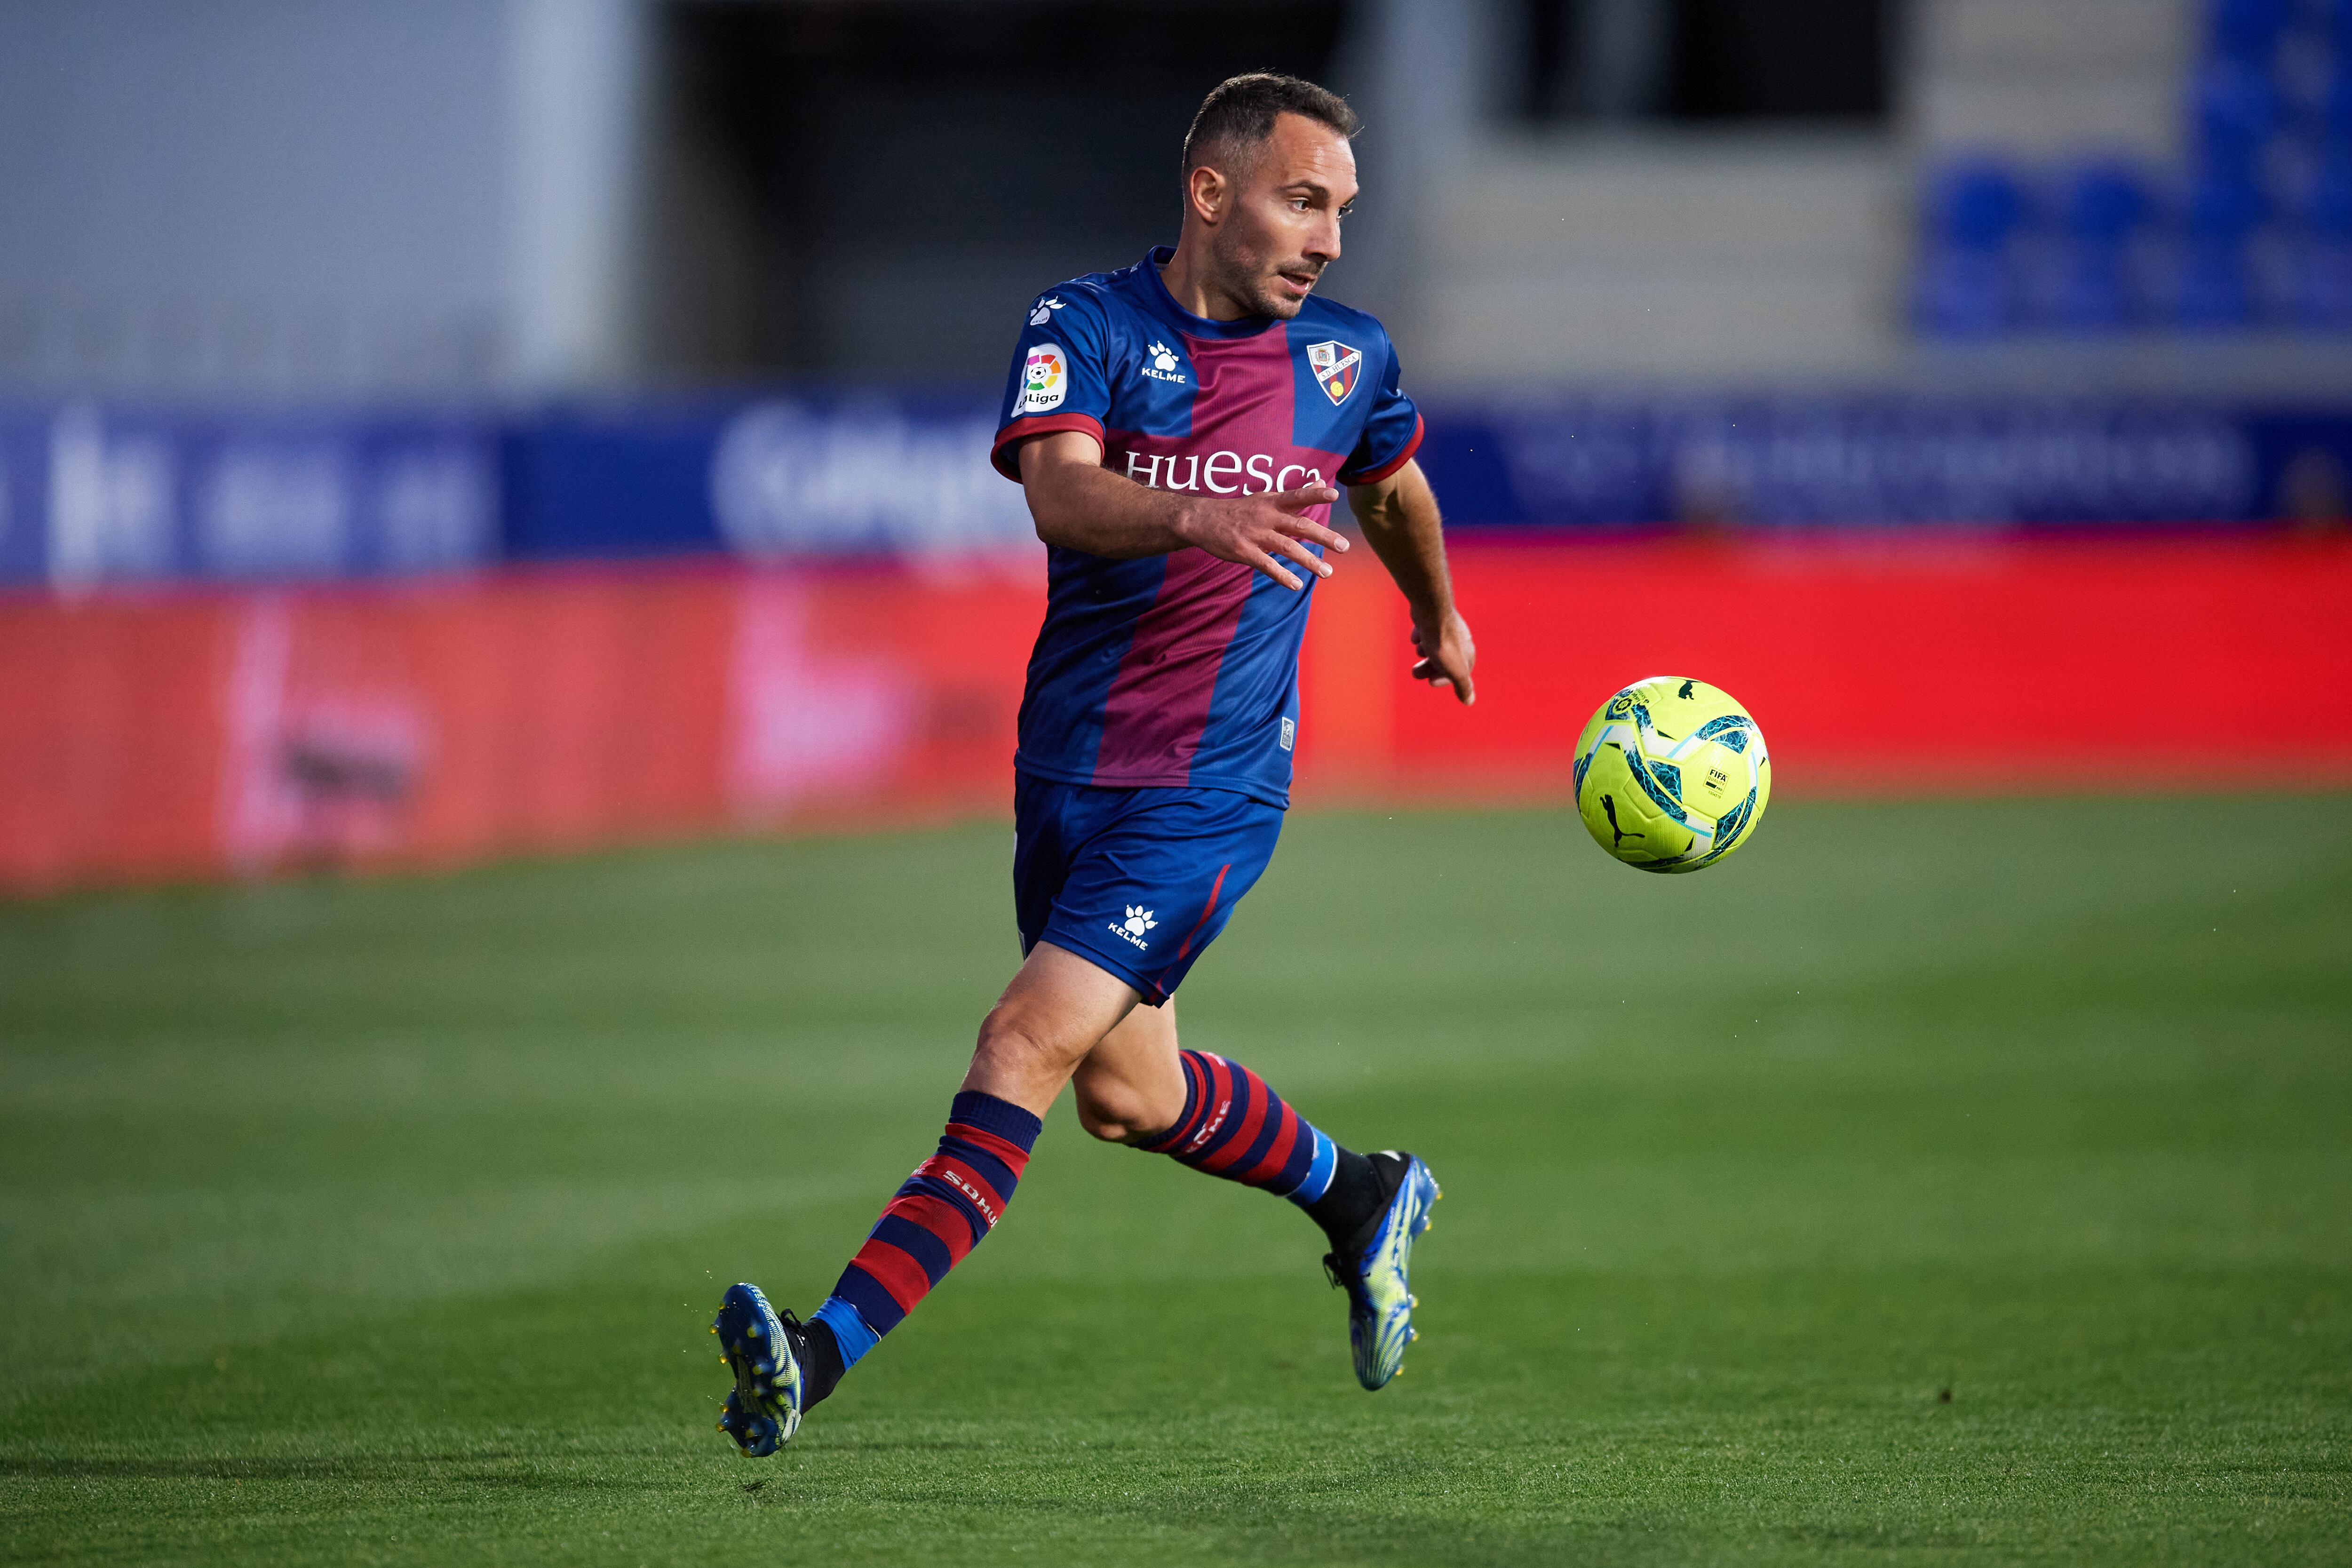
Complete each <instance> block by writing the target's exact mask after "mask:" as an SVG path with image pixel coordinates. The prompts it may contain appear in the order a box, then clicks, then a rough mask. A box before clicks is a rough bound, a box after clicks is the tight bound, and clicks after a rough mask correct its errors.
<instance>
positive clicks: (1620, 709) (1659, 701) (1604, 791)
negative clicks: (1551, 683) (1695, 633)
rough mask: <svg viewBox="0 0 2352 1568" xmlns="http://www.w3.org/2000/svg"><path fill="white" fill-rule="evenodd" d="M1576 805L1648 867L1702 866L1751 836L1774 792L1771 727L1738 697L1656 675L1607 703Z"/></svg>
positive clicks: (1588, 746) (1591, 826) (1597, 835)
mask: <svg viewBox="0 0 2352 1568" xmlns="http://www.w3.org/2000/svg"><path fill="white" fill-rule="evenodd" d="M1575 778H1576V810H1577V815H1578V816H1581V817H1583V818H1584V826H1585V829H1586V831H1588V832H1590V833H1591V835H1592V839H1593V842H1594V843H1596V844H1598V845H1600V846H1601V847H1602V848H1603V849H1606V850H1608V851H1609V853H1611V854H1612V855H1614V856H1615V857H1617V858H1618V859H1620V860H1622V861H1624V862H1625V864H1627V865H1628V866H1638V867H1640V868H1642V869H1643V870H1644V871H1696V870H1698V869H1699V868H1702V867H1706V866H1712V865H1714V864H1715V863H1716V862H1717V860H1720V859H1722V858H1724V857H1725V856H1726V855H1728V854H1730V853H1731V852H1732V851H1733V850H1734V849H1737V848H1738V847H1739V846H1740V845H1741V844H1742V843H1744V842H1745V841H1746V840H1747V838H1748V835H1749V834H1750V833H1753V832H1754V831H1755V830H1756V819H1757V818H1758V817H1759V816H1763V815H1764V803H1765V802H1766V801H1768V800H1769V799H1771V797H1772V759H1771V757H1770V755H1769V753H1768V752H1766V751H1765V750H1764V732H1763V731H1761V730H1759V729H1758V728H1757V727H1756V721H1755V720H1753V719H1750V718H1749V717H1748V715H1747V713H1746V712H1744V711H1743V710H1741V709H1740V706H1739V704H1738V703H1737V702H1734V701H1733V700H1731V697H1730V694H1729V693H1727V692H1725V691H1720V690H1717V689H1716V688H1714V687H1712V686H1709V685H1707V684H1706V682H1705V681H1703V680H1685V679H1682V678H1681V677H1679V676H1673V675H1660V676H1654V677H1652V678H1651V679H1648V680H1643V681H1637V682H1635V683H1634V684H1633V685H1632V686H1629V687H1627V688H1625V689H1623V690H1622V691H1620V692H1618V693H1617V695H1615V696H1614V697H1612V698H1611V699H1610V700H1608V701H1606V702H1603V703H1602V704H1601V710H1600V711H1599V712H1597V713H1595V714H1593V716H1592V721H1591V723H1589V724H1587V725H1585V727H1584V733H1583V734H1582V735H1581V736H1580V737H1579V738H1578V740H1577V742H1576V773H1575Z"/></svg>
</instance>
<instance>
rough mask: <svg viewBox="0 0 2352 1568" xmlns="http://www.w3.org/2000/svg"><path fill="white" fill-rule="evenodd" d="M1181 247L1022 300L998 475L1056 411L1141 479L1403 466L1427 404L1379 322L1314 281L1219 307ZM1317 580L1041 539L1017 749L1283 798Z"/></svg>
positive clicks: (1313, 479)
mask: <svg viewBox="0 0 2352 1568" xmlns="http://www.w3.org/2000/svg"><path fill="white" fill-rule="evenodd" d="M1174 254H1175V253H1174V251H1173V250H1172V249H1171V248H1170V247H1166V246H1162V247H1159V248H1157V249H1155V250H1153V251H1152V252H1151V253H1150V255H1148V256H1146V257H1145V258H1143V259H1142V260H1141V261H1139V262H1138V263H1137V264H1136V265H1134V266H1133V267H1129V268H1122V269H1121V270H1119V271H1117V272H1097V273H1093V274H1090V275H1088V276H1087V277H1085V278H1078V279H1072V280H1071V281H1069V282H1067V283H1064V284H1062V285H1061V286H1060V287H1058V288H1056V289H1053V290H1052V291H1051V292H1049V293H1046V294H1044V295H1042V296H1040V297H1039V298H1038V300H1036V302H1035V303H1034V305H1033V306H1032V307H1031V308H1030V310H1029V320H1028V325H1027V326H1026V327H1025V328H1024V330H1023V331H1022V334H1021V342H1020V346H1019V348H1018V349H1017V350H1015V351H1014V353H1013V375H1012V380H1011V384H1009V385H1008V386H1007V388H1006V390H1005V411H1004V419H1003V425H1002V426H1000V427H999V428H998V430H997V432H996V443H995V447H994V450H993V452H992V460H993V461H994V462H995V464H996V467H997V468H998V469H999V470H1000V471H1001V472H1003V474H1004V475H1005V477H1006V478H1008V479H1016V480H1017V479H1019V478H1020V477H1021V473H1020V468H1019V466H1018V461H1017V456H1016V453H1015V450H1014V448H1015V447H1017V446H1018V445H1019V444H1020V443H1021V442H1022V441H1024V440H1025V439H1027V438H1028V437H1033V436H1042V435H1045V434H1047V433H1049V432H1052V431H1055V430H1083V431H1085V432H1087V434H1088V435H1091V436H1093V437H1096V438H1097V440H1099V441H1101V442H1102V446H1103V463H1104V466H1105V467H1107V468H1110V469H1111V470H1112V471H1113V472H1114V473H1119V474H1124V475H1126V476H1127V477H1129V479H1134V480H1135V481H1136V482H1138V483H1139V484H1144V485H1149V486H1150V487H1152V488H1153V489H1168V490H1191V491H1193V492H1195V493H1197V494H1202V495H1255V494H1261V493H1265V492H1267V491H1272V490H1282V489H1297V488H1298V487H1299V486H1301V485H1307V484H1317V483H1327V484H1339V485H1357V484H1369V483H1372V482H1375V481H1377V480H1380V479H1386V478H1388V477H1389V476H1390V475H1391V474H1393V473H1395V472H1396V471H1397V470H1398V469H1399V468H1402V467H1403V466H1404V464H1405V462H1406V460H1407V459H1408V458H1411V457H1412V453H1413V448H1414V447H1418V446H1419V445H1420V444H1421V416H1420V414H1419V413H1418V412H1417V411H1416V410H1415V409H1414V407H1413V405H1412V399H1411V398H1409V397H1407V396H1406V395H1404V394H1403V392H1402V391H1401V390H1399V388H1398V385H1397V360H1396V350H1395V349H1394V347H1392V346H1391V343H1390V342H1389V336H1388V333H1387V331H1385V330H1383V329H1382V328H1381V324H1380V322H1379V321H1376V320H1374V319H1373V318H1372V317H1370V316H1368V315H1366V314H1364V313H1363V312H1362V311H1361V310H1349V309H1348V307H1346V306H1345V305H1339V304H1334V303H1333V302H1331V301H1330V300H1325V299H1323V298H1321V297H1319V296H1312V295H1310V296H1309V297H1308V298H1307V302H1306V304H1305V305H1303V306H1302V307H1301V308H1300V310H1299V312H1298V314H1297V316H1295V317H1293V318H1292V319H1291V320H1289V321H1273V320H1269V319H1267V318H1265V317H1250V318H1247V319H1244V320H1242V321H1208V320H1206V319H1204V318H1202V317H1200V316H1195V315H1193V314H1192V312H1191V311H1189V310H1185V309H1184V308H1183V307H1182V306H1181V305H1179V304H1177V302H1176V300H1175V299H1174V298H1173V297H1172V296H1171V295H1170V293H1169V292H1168V289H1167V288H1166V287H1165V286H1164V285H1163V284H1162V283H1161V282H1160V268H1161V267H1163V266H1165V265H1166V264H1167V263H1168V262H1169V260H1170V259H1171V258H1172V257H1173V256H1174ZM1329 512H1330V509H1329V508H1328V507H1315V508H1312V509H1310V510H1308V511H1307V514H1306V515H1307V516H1308V517H1310V518H1313V519H1315V520H1316V521H1325V520H1327V519H1328V516H1329ZM1310 548H1313V547H1312V546H1310ZM1367 564H1369V563H1367ZM1298 575H1301V576H1307V574H1305V573H1299V574H1298ZM1315 581H1316V580H1315V579H1314V578H1313V577H1311V576H1307V587H1306V588H1305V589H1304V590H1302V591H1300V592H1297V593H1293V592H1292V591H1291V590H1289V589H1287V588H1285V587H1283V586H1282V585H1281V584H1278V583H1276V582H1274V581H1273V580H1271V579H1270V578H1267V577H1265V576H1263V575H1261V574H1259V573H1258V572H1256V571H1255V570H1254V569H1253V568H1251V567H1248V566H1244V565H1242V564H1240V563H1236V562H1230V561H1220V560H1217V559H1216V558H1215V557H1213V556H1211V555H1207V554H1204V553H1202V552H1201V551H1198V550H1190V549H1187V550H1180V551H1177V552H1175V553H1173V554H1171V555H1156V556H1147V557H1145V558H1144V559H1142V560H1139V561H1114V560H1111V559H1109V558H1108V557H1105V556H1100V555H1089V554H1087V553H1086V552H1083V551H1077V550H1063V549H1058V548H1056V549H1054V550H1052V551H1050V552H1049V553H1048V562H1047V566H1046V597H1045V626H1043V627H1042V628H1041V629H1040V630H1039V631H1038V633H1037V646H1036V647H1035V649H1034V651H1033V652H1032V653H1031V654H1030V656H1029V679H1028V687H1027V689H1026V690H1025V691H1024V694H1023V696H1022V700H1021V721H1020V734H1021V739H1020V749H1019V751H1018V752H1017V753H1016V755H1015V757H1014V763H1013V765H1014V766H1015V767H1016V768H1018V769H1019V770H1020V771H1022V772H1024V773H1030V774H1033V775H1034V776H1036V777H1039V778H1045V779H1055V780H1059V781H1062V782H1064V783H1067V784H1113V785H1120V786H1146V785H1149V786H1171V785H1173V786H1182V785H1192V786H1196V787H1202V788H1213V789H1231V790H1239V791H1241V792H1243V793H1244V794H1246V795H1253V796H1255V797H1256V798H1257V799H1260V800H1264V801H1267V802H1270V803H1271V804H1273V805H1289V804H1290V761H1291V748H1292V746H1293V744H1294V743H1295V742H1296V739H1297V727H1298V647H1299V642H1300V639H1301V638H1302V637H1304V635H1305V633H1306V628H1307V605H1308V602H1309V600H1310V599H1311V598H1312V597H1313V595H1314V584H1315Z"/></svg>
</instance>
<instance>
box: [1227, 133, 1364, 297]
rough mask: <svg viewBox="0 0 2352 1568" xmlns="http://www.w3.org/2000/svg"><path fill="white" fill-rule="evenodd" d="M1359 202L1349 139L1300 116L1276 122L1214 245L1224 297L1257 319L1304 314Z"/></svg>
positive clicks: (1354, 158)
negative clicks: (1342, 228)
mask: <svg viewBox="0 0 2352 1568" xmlns="http://www.w3.org/2000/svg"><path fill="white" fill-rule="evenodd" d="M1355 199H1356V154H1355V150H1354V149H1353V148H1351V147H1349V144H1348V139H1347V138H1346V137H1345V136H1342V135H1340V134H1339V132H1336V131H1334V130H1332V129H1331V128H1330V127H1329V126H1328V125H1324V124H1322V123H1320V122H1319V121H1313V120H1309V119H1307V117H1306V116H1305V115H1302V114H1283V115H1277V116H1276V118H1275V121H1274V133H1273V134H1272V135H1271V136H1269V137H1267V138H1266V142H1265V146H1263V147H1261V148H1259V149H1258V154H1257V159H1256V162H1255V163H1253V164H1252V165H1251V166H1250V169H1249V171H1248V173H1247V174H1245V175H1244V177H1243V179H1242V181H1241V183H1240V185H1239V187H1238V188H1237V189H1236V190H1235V192H1234V205H1233V209H1232V211H1231V213H1230V214H1229V215H1227V216H1226V218H1225V221H1223V223H1220V224H1219V225H1217V226H1216V229H1215V232H1214V237H1213V239H1212V240H1211V242H1210V247H1209V248H1210V255H1211V257H1212V258H1213V260H1214V262H1215V264H1216V268H1217V271H1218V273H1219V274H1220V276H1219V278H1218V282H1219V283H1220V284H1221V285H1222V286H1223V287H1222V289H1221V290H1220V291H1221V292H1223V293H1225V294H1227V295H1229V296H1231V297H1232V298H1234V299H1235V300H1239V301H1241V302H1242V303H1244V304H1246V305H1247V306H1248V307H1249V309H1250V310H1252V311H1253V312H1255V314H1257V315H1261V316H1272V317H1274V318H1276V320H1278V321H1288V320H1289V319H1290V318H1291V317H1293V316H1296V315H1297V314H1298V308H1299V307H1300V306H1301V305H1304V304H1305V303H1306V302H1307V295H1309V294H1311V293H1313V292H1314V291H1315V282H1316V279H1318V278H1320V277H1321V276H1322V275H1323V268H1326V267H1328V265H1330V264H1331V263H1332V262H1333V261H1336V260H1337V259H1339V219H1340V218H1341V217H1342V216H1345V215H1346V213H1347V210H1348V207H1349V204H1350V203H1352V202H1353V201H1354V200H1355Z"/></svg>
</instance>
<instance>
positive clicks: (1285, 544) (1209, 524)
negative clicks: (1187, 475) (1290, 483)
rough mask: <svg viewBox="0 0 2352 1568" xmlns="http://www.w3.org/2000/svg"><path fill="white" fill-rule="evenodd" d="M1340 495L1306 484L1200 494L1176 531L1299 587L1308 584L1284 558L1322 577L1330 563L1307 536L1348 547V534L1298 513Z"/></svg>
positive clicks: (1223, 556)
mask: <svg viewBox="0 0 2352 1568" xmlns="http://www.w3.org/2000/svg"><path fill="white" fill-rule="evenodd" d="M1336 500H1339V491H1338V490H1335V489H1332V488H1331V487H1330V486H1329V485H1307V486H1305V487H1303V488H1301V489H1295V490H1276V491H1274V492H1273V493H1271V494H1268V495H1255V496H1234V497H1232V498H1230V499H1227V498H1223V497H1213V496H1202V497H1201V498H1199V499H1198V500H1194V501H1192V504H1191V505H1189V506H1187V507H1186V508H1185V509H1184V513H1183V517H1182V519H1181V521H1179V522H1178V524H1177V528H1176V531H1177V535H1178V537H1180V538H1181V539H1182V540H1183V541H1184V542H1185V543H1187V544H1191V545H1193V546H1196V547H1197V548H1199V549H1202V550H1205V551H1207V552H1209V553H1210V554H1212V555H1213V556H1215V557H1216V558H1217V559H1218V560H1220V561H1238V562H1240V563H1242V564H1243V565H1244V566H1251V567H1255V568H1256V569H1257V570H1258V571H1260V572H1263V573H1265V574H1266V575H1267V576H1269V577H1271V578H1273V579H1274V580H1275V581H1276V582H1277V583H1279V584H1282V585H1283V586H1284V587H1286V588H1288V589H1290V590H1291V591H1292V592H1293V593H1296V592H1297V591H1298V590H1299V589H1300V588H1303V587H1305V586H1306V584H1305V583H1304V582H1303V581H1301V580H1300V578H1299V577H1298V576H1297V574H1294V573H1293V572H1291V571H1290V569H1289V568H1288V567H1286V566H1285V565H1284V564H1283V562H1284V561H1286V560H1288V561H1295V562H1297V563H1298V564H1299V565H1300V566H1303V567H1305V568H1306V569H1307V571H1309V572H1311V573H1313V574H1315V575H1316V576H1318V577H1328V576H1329V575H1331V563H1329V562H1328V561H1321V560H1318V559H1317V558H1316V555H1315V552H1313V551H1311V550H1309V549H1307V542H1313V543H1316V544H1319V545H1321V546H1322V547H1323V548H1324V549H1326V550H1329V551H1334V552H1338V551H1344V550H1345V549H1347V548H1348V540H1347V536H1346V535H1345V534H1341V533H1337V532H1334V531H1332V530H1330V529H1328V528H1326V527H1324V526H1323V524H1321V523H1319V522H1316V521H1311V520H1310V519H1307V518H1305V517H1301V516H1300V515H1299V513H1301V512H1303V511H1305V510H1307V508H1308V507H1310V506H1328V505H1330V504H1331V503H1332V502H1333V501H1336Z"/></svg>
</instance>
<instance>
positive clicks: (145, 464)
mask: <svg viewBox="0 0 2352 1568" xmlns="http://www.w3.org/2000/svg"><path fill="white" fill-rule="evenodd" d="M498 551H499V452H498V441H497V433H496V430H495V428H494V427H493V426H491V425H489V424H488V422H486V421H484V420H482V419H480V418H477V417H469V416H442V415H391V414H379V415H371V416H364V417H342V416H330V415H319V416H306V415H221V414H205V415H190V414H186V413H179V412H173V411H167V410H158V409H148V408H140V407H124V406H119V405H100V404H96V403H68V404H63V405H56V406H51V407H47V408H40V409H22V408H20V409H16V410H14V411H0V582H11V583H17V584H27V583H45V584H50V585H52V586H55V587H60V588H73V587H79V586H86V585H92V584H101V583H113V582H139V581H155V580H164V579H180V580H196V581H253V580H257V579H273V578H285V579H309V578H331V577H358V576H388V575H403V574H414V573H424V572H438V571H449V570H455V569H461V568H465V567H470V566H478V565H482V564H485V563H489V562H491V561H493V560H495V559H496V558H497V555H498Z"/></svg>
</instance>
